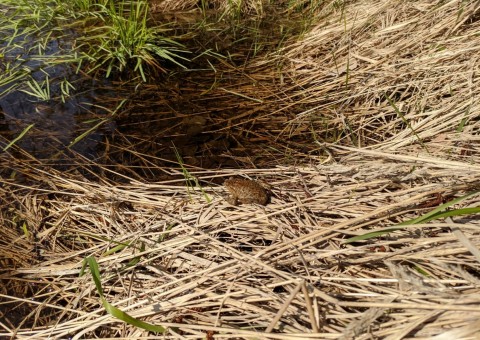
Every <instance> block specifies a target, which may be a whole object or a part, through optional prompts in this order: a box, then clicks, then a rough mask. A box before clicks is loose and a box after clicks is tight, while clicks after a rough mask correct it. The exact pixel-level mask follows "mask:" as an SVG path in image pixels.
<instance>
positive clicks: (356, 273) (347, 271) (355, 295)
mask: <svg viewBox="0 0 480 340" xmlns="http://www.w3.org/2000/svg"><path fill="white" fill-rule="evenodd" d="M335 151H336V152H337V154H338V155H340V157H339V163H335V164H330V165H320V164H318V165H317V166H313V167H312V166H311V167H307V166H304V167H284V168H275V169H268V170H267V169H265V170H258V171H256V174H257V175H258V176H259V177H261V178H263V179H268V180H269V182H270V183H271V184H272V191H273V193H274V197H273V199H272V203H271V204H269V205H267V206H265V207H263V206H257V205H241V206H235V207H233V206H231V205H230V204H228V203H227V202H225V200H224V199H223V198H222V196H221V195H222V194H223V188H221V187H220V186H217V185H214V186H211V187H210V186H209V185H208V183H209V182H211V180H212V179H214V178H216V177H219V176H220V177H225V178H228V177H229V176H230V175H232V173H231V172H220V171H203V172H200V173H192V175H193V176H196V177H197V178H198V179H199V180H200V181H201V183H203V189H204V191H205V193H206V194H207V195H208V196H209V197H210V198H211V199H212V201H211V202H210V203H208V202H207V200H206V197H205V196H204V194H202V192H201V191H200V190H194V191H190V192H189V190H187V188H186V187H185V186H181V185H180V186H179V185H178V184H180V183H178V181H177V183H173V182H172V183H150V184H148V185H147V184H141V183H132V184H130V185H112V186H109V185H101V184H98V183H89V182H85V181H81V180H76V179H73V178H65V176H63V175H62V173H60V172H57V171H55V170H51V169H49V170H48V171H47V170H45V171H41V170H39V169H37V171H36V172H32V171H27V170H28V169H26V168H23V169H22V165H21V164H17V165H16V169H17V170H18V171H22V172H23V173H24V174H25V176H26V180H28V181H27V182H30V183H36V185H35V186H33V185H26V184H24V185H20V184H18V183H14V182H11V181H8V180H5V179H4V180H3V182H2V189H1V194H2V197H4V198H6V197H10V200H11V202H18V203H16V207H15V208H14V209H13V207H11V206H10V209H9V208H8V207H9V206H8V205H7V204H6V201H4V206H3V207H2V224H3V225H4V226H8V228H1V232H2V237H1V240H2V245H1V248H0V251H1V252H2V258H3V260H2V263H3V268H4V270H3V274H2V280H3V282H4V287H5V288H9V289H15V287H16V289H18V285H20V284H22V285H27V286H36V287H37V288H36V289H38V292H37V293H36V295H35V299H34V300H30V299H28V298H23V299H20V301H22V303H23V304H25V305H28V306H29V307H30V308H31V309H32V313H33V314H32V317H33V315H36V318H35V321H31V322H33V324H34V325H35V324H36V323H38V325H37V327H33V328H32V329H22V328H20V329H17V330H15V326H14V325H5V327H4V330H3V331H2V334H3V335H8V334H13V333H14V332H16V336H18V337H20V338H23V337H29V336H30V337H37V338H38V337H56V338H64V337H67V336H68V335H75V336H76V337H80V336H87V337H92V336H93V334H96V336H101V335H102V334H104V333H103V332H102V329H108V330H109V331H108V332H109V333H108V334H110V336H113V335H115V336H121V337H124V338H132V337H140V336H147V333H146V332H145V331H141V330H139V329H135V328H129V327H124V326H122V324H121V323H119V322H118V320H116V319H114V318H112V317H111V316H110V315H108V314H105V311H104V308H103V306H102V305H101V302H100V301H99V297H98V295H97V292H96V290H95V287H94V284H93V282H92V279H91V276H90V275H85V276H82V277H79V271H80V269H81V267H82V261H83V259H84V258H85V257H87V256H95V257H96V258H97V261H98V262H99V265H100V268H101V271H102V277H103V282H102V284H103V289H104V294H105V296H106V298H107V299H108V300H109V302H110V303H112V304H114V305H115V306H116V307H118V308H120V309H122V310H123V311H125V312H128V313H129V314H130V315H132V316H135V317H139V318H142V319H143V320H146V321H148V322H150V323H153V324H161V325H163V326H167V327H171V328H173V330H172V332H173V333H171V335H172V337H175V336H174V334H177V336H178V337H179V338H181V335H182V336H186V337H193V338H201V337H202V336H205V332H206V331H214V332H215V334H217V335H219V337H220V338H222V337H223V338H228V337H230V338H232V337H233V338H264V339H307V338H316V339H318V338H325V339H328V338H332V339H333V338H342V337H343V338H345V339H349V338H352V337H354V336H356V337H357V338H359V339H364V338H365V339H366V338H368V337H370V336H372V335H373V336H375V337H379V338H389V339H398V338H403V337H407V335H415V336H417V337H423V338H426V337H429V336H432V335H436V334H441V333H445V334H450V333H448V332H452V331H453V330H455V332H460V333H458V334H468V333H469V332H470V333H471V332H479V331H480V328H479V326H480V325H479V324H478V323H476V320H477V319H478V315H479V313H480V307H479V302H480V301H479V298H478V296H479V291H478V289H479V288H478V287H479V284H480V279H479V277H478V269H479V260H478V259H477V258H475V257H474V255H473V254H472V253H471V252H470V251H469V250H468V249H467V248H466V247H465V246H464V245H463V244H462V242H461V241H460V240H459V239H458V238H457V237H456V235H455V234H453V233H452V232H451V230H452V228H459V229H460V230H461V232H462V233H463V234H464V235H466V237H467V238H468V240H469V241H470V242H471V243H472V244H473V245H475V247H476V248H477V249H478V246H479V244H480V232H479V231H478V230H479V220H478V218H476V217H475V216H472V217H465V218H462V219H458V220H454V221H452V222H447V221H437V222H434V223H433V222H431V223H428V224H426V225H418V226H415V227H413V228H407V229H405V230H402V231H397V232H394V233H391V234H389V235H387V236H384V237H381V238H378V239H373V240H370V241H366V242H359V243H358V244H354V245H350V244H348V245H347V244H345V243H344V240H345V239H346V238H348V237H350V236H353V235H358V234H361V233H364V232H366V231H371V230H375V229H380V228H381V227H382V226H383V227H385V226H387V225H391V224H392V223H397V222H401V221H402V220H405V219H408V218H411V217H415V216H417V215H418V214H420V213H422V212H426V211H428V210H429V209H431V208H429V207H428V204H429V203H430V202H431V201H432V200H433V201H434V200H436V197H437V195H441V197H443V198H445V199H448V198H451V197H454V196H458V195H462V194H463V193H465V192H470V191H472V190H474V189H478V184H479V183H480V167H479V166H476V165H472V166H471V168H470V171H468V172H462V171H459V167H462V166H466V165H465V164H461V163H458V164H457V163H454V162H445V163H444V162H442V160H441V159H434V158H428V159H427V158H426V159H422V158H421V157H415V156H410V157H411V159H410V160H401V158H402V157H405V156H400V157H397V156H396V154H389V155H386V154H382V153H379V154H377V155H375V154H371V152H370V151H368V152H367V153H363V152H362V151H361V150H357V151H350V150H348V151H347V152H345V151H344V150H342V149H340V148H337V149H335ZM356 158H359V159H361V160H356ZM347 164H348V165H347ZM248 172H250V174H251V173H252V172H251V171H246V173H248ZM464 205H465V206H475V205H478V196H476V197H474V198H472V199H471V200H469V201H467V202H465V203H464ZM425 206H427V208H425ZM12 214H13V215H12ZM14 219H15V220H16V221H17V222H20V221H21V223H17V225H15V224H13V223H12V222H13V220H14ZM22 223H23V224H26V225H27V226H28V229H29V234H28V235H26V234H25V233H23V232H22V230H21V225H22ZM119 244H124V245H125V244H129V245H130V246H128V247H123V248H120V249H119V250H118V251H116V252H109V250H111V249H112V248H114V247H116V246H118V245H119ZM135 259H138V262H136V263H135V264H134V265H129V263H130V262H131V261H132V260H135ZM31 289H33V288H31ZM5 293H6V292H4V293H3V299H4V303H8V304H9V305H15V304H18V301H16V300H17V299H13V298H12V297H10V298H8V295H7V294H5ZM46 309H48V313H46V315H45V314H44V313H45V310H46ZM46 319H48V320H49V322H48V323H47V324H44V322H46V321H45V320H46ZM42 323H43V327H40V324H42ZM45 326H48V327H45ZM112 332H113V333H112ZM462 332H463V333H462ZM105 334H106V333H105ZM456 334H457V333H456Z"/></svg>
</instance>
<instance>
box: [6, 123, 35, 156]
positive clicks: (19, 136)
mask: <svg viewBox="0 0 480 340" xmlns="http://www.w3.org/2000/svg"><path fill="white" fill-rule="evenodd" d="M34 126H35V124H30V125H29V126H27V127H26V128H25V129H24V130H23V131H22V132H21V133H20V135H18V137H17V138H15V139H14V140H12V141H11V142H10V143H8V145H7V146H5V147H4V148H3V151H7V150H8V149H10V148H11V147H12V145H14V144H15V143H16V142H18V141H19V140H20V139H22V137H23V136H25V134H26V133H27V132H28V131H29V130H30V129H31V128H33V127H34Z"/></svg>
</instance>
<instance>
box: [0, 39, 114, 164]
mask: <svg viewBox="0 0 480 340" xmlns="http://www.w3.org/2000/svg"><path fill="white" fill-rule="evenodd" d="M5 33H6V32H5V31H3V32H0V34H2V36H0V38H5ZM64 33H65V32H64ZM66 36H68V34H67V35H66ZM70 36H71V37H72V36H73V32H72V34H71V35H70ZM6 41H7V39H0V48H1V50H2V52H3V53H4V55H1V54H0V64H1V65H2V66H1V67H0V68H1V69H2V72H1V73H2V74H0V84H2V85H1V86H0V134H1V135H3V136H4V137H5V138H6V140H3V141H1V140H0V148H3V147H4V146H5V145H6V144H8V143H9V142H10V141H12V140H13V139H14V138H15V137H16V136H18V135H19V134H20V133H21V132H22V131H23V130H24V129H25V128H26V127H27V126H29V125H31V124H35V126H34V128H32V129H31V130H30V131H29V132H28V133H27V134H26V135H25V136H23V137H22V139H21V140H20V141H18V142H17V143H16V145H17V146H20V147H21V148H23V149H24V150H26V151H27V152H29V153H31V154H32V155H33V156H35V157H37V158H42V159H48V158H50V157H51V156H53V155H55V154H58V151H60V150H63V149H65V147H66V146H68V145H69V144H70V143H71V142H72V141H73V140H74V139H75V138H76V137H78V136H79V135H81V134H82V133H83V132H85V131H87V130H89V129H90V128H91V127H93V126H94V125H95V124H97V123H98V121H99V119H101V118H104V117H106V115H107V112H106V110H105V109H103V108H99V106H97V105H96V102H97V101H99V100H98V98H99V97H100V96H102V97H104V96H109V97H111V98H114V95H113V91H108V90H107V91H105V90H101V91H100V90H98V88H99V86H102V87H105V86H106V85H108V84H107V83H106V81H105V82H104V83H102V84H98V83H97V82H95V81H93V80H91V79H90V80H88V79H86V78H81V77H80V76H79V75H78V74H76V73H75V69H74V66H73V65H71V64H68V63H62V62H59V63H56V61H61V59H62V58H65V56H68V54H69V53H71V50H72V47H71V43H70V42H69V41H67V40H65V39H61V38H55V37H53V36H52V37H51V38H50V39H49V41H48V42H47V43H46V44H44V45H42V48H43V50H41V51H39V48H40V47H39V43H38V39H36V38H35V37H34V36H32V35H29V36H27V35H19V36H17V37H16V38H15V39H13V41H12V42H10V44H9V45H8V46H7V42H6ZM9 46H12V47H11V48H10V47H9ZM39 52H40V53H39ZM39 54H40V55H39ZM52 61H55V64H54V63H49V62H52ZM53 64H54V65H53ZM52 65H53V66H52ZM6 70H7V71H8V70H10V73H9V72H6ZM18 70H22V72H23V74H25V77H23V78H22V79H20V80H17V81H14V82H10V83H5V79H7V77H8V76H9V74H12V73H13V72H16V71H18ZM28 81H30V82H31V83H32V84H34V83H37V84H40V85H42V90H43V93H48V91H47V90H46V89H47V87H48V88H49V91H50V92H49V95H50V96H49V97H50V99H49V100H48V98H43V99H45V100H42V99H39V98H38V97H36V96H34V95H31V94H27V93H25V92H24V91H29V92H32V89H31V88H30V87H28V86H27V82H28ZM66 84H71V86H69V94H70V95H69V96H68V95H65V92H66V91H65V89H66ZM62 89H63V90H62ZM102 105H105V104H104V103H102ZM86 121H90V123H86ZM113 129H114V123H113V122H109V123H108V124H103V125H102V127H101V128H100V129H98V130H97V131H94V132H92V133H91V134H89V135H88V136H86V137H85V138H83V139H82V140H81V141H80V142H78V143H77V144H75V145H74V146H73V147H72V150H74V151H76V152H78V153H80V154H82V155H84V156H86V157H88V158H90V159H92V158H94V157H95V155H96V153H97V148H98V145H99V143H100V142H101V140H102V138H103V134H104V133H108V132H111V131H112V130H113Z"/></svg>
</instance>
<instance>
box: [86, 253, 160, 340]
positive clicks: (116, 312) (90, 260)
mask: <svg viewBox="0 0 480 340" xmlns="http://www.w3.org/2000/svg"><path fill="white" fill-rule="evenodd" d="M85 264H88V266H89V268H90V272H91V273H92V277H93V281H94V283H95V287H96V288H97V291H98V294H99V295H100V299H101V301H102V305H103V307H104V308H105V310H106V311H107V312H108V313H109V314H110V315H112V316H113V317H115V318H117V319H119V320H122V321H123V322H126V323H128V324H130V325H132V326H135V327H138V328H142V329H145V330H147V331H150V332H154V333H165V331H166V330H165V328H164V327H162V326H156V325H152V324H150V323H148V322H145V321H142V320H139V319H136V318H134V317H132V316H130V315H129V314H127V313H125V312H124V311H122V310H120V309H118V308H117V307H115V306H113V305H111V304H110V303H109V302H108V301H107V300H106V299H105V297H104V296H103V290H102V284H101V277H100V271H99V269H98V264H97V261H96V260H95V258H94V257H93V256H89V257H87V258H86V259H85V261H84V267H85ZM82 271H83V268H82Z"/></svg>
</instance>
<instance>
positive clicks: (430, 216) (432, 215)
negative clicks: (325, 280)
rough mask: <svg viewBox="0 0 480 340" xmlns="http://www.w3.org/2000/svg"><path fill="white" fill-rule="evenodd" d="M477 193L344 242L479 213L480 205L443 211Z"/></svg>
mask: <svg viewBox="0 0 480 340" xmlns="http://www.w3.org/2000/svg"><path fill="white" fill-rule="evenodd" d="M478 193H479V192H478V191H477V192H473V193H470V194H468V195H465V196H462V197H458V198H456V199H454V200H451V201H449V202H447V203H444V204H442V205H440V206H439V207H437V208H435V209H433V210H432V211H430V212H428V213H426V214H424V215H422V216H420V217H417V218H414V219H411V220H408V221H404V222H402V223H399V224H397V225H396V226H393V227H389V228H385V229H381V230H377V231H372V232H369V233H365V234H362V235H358V236H354V237H351V238H349V239H347V240H345V241H344V243H352V242H357V241H365V240H369V239H371V238H375V237H378V236H382V235H385V234H388V233H391V232H392V231H397V230H402V229H404V228H407V227H409V226H414V225H416V224H420V223H426V222H429V221H432V220H436V219H440V218H445V217H451V216H462V215H471V214H477V213H480V207H473V208H462V209H455V210H449V211H443V210H445V209H447V208H448V207H451V206H452V205H454V204H457V203H459V202H461V201H463V200H465V199H467V198H470V197H472V196H475V195H477V194H478Z"/></svg>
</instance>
